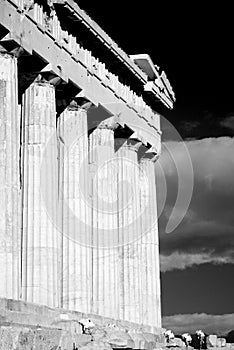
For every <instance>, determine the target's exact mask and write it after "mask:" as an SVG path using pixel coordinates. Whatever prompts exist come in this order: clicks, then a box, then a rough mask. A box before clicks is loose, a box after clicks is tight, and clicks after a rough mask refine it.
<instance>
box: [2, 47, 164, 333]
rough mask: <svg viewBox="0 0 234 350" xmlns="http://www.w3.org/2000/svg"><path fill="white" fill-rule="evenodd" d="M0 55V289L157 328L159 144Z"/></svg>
mask: <svg viewBox="0 0 234 350" xmlns="http://www.w3.org/2000/svg"><path fill="white" fill-rule="evenodd" d="M17 86H18V82H17V59H16V58H15V57H13V56H12V55H9V54H6V53H4V54H3V53H1V54H0V125H1V127H0V135H1V139H0V152H1V159H0V193H1V196H0V263H1V268H0V279H1V281H4V283H1V284H0V296H1V297H6V298H15V299H23V300H25V301H28V302H34V303H38V304H46V305H48V306H51V307H62V308H65V309H69V310H77V311H80V312H84V313H96V314H99V315H102V316H106V317H111V318H115V319H122V320H127V321H132V322H136V323H139V324H145V325H150V326H155V327H161V310H160V276H159V251H158V228H157V208H156V185H155V170H154V162H155V160H156V157H157V155H156V153H155V152H151V150H150V149H147V148H145V150H144V152H143V153H142V152H139V150H140V149H142V148H144V147H143V144H142V142H141V140H140V139H139V137H137V135H136V134H134V133H132V134H131V135H130V136H129V137H128V138H123V139H122V138H119V136H118V137H116V135H117V133H116V131H117V130H118V135H120V132H121V128H123V127H122V126H120V125H119V123H118V118H117V117H115V116H113V117H110V118H108V119H105V120H102V121H101V122H100V123H99V124H98V125H97V126H96V127H95V129H94V130H91V131H89V130H88V118H89V116H88V111H87V108H85V106H84V105H82V104H81V102H80V101H79V99H76V98H74V99H73V100H71V103H70V104H68V106H67V107H66V108H65V109H64V110H63V112H62V113H60V114H59V115H58V114H57V113H56V94H55V86H54V85H52V84H50V83H49V82H48V81H46V80H45V79H38V80H35V81H34V82H33V83H32V84H31V85H30V86H29V87H28V88H27V89H26V90H25V92H24V94H23V96H22V103H19V101H18V91H17Z"/></svg>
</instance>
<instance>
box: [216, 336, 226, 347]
mask: <svg viewBox="0 0 234 350" xmlns="http://www.w3.org/2000/svg"><path fill="white" fill-rule="evenodd" d="M216 346H218V347H220V348H222V347H225V346H226V339H225V338H217V342H216Z"/></svg>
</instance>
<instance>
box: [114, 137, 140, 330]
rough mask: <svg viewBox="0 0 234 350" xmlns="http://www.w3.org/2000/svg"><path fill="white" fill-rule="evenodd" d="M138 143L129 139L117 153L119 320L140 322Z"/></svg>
mask: <svg viewBox="0 0 234 350" xmlns="http://www.w3.org/2000/svg"><path fill="white" fill-rule="evenodd" d="M140 145H141V143H140V142H139V141H138V140H134V139H128V140H127V141H126V142H125V143H123V145H122V146H121V147H120V148H119V150H118V152H117V155H116V156H117V159H118V220H119V266H120V274H119V285H120V315H119V317H120V318H121V319H124V320H127V321H132V322H139V323H140V321H141V309H140V303H141V288H140V275H139V256H138V250H139V244H138V240H139V237H140V229H141V227H140V222H141V221H140V196H139V163H138V154H137V151H138V149H139V147H140Z"/></svg>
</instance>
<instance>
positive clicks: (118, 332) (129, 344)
mask: <svg viewBox="0 0 234 350" xmlns="http://www.w3.org/2000/svg"><path fill="white" fill-rule="evenodd" d="M84 318H88V319H91V320H92V322H93V323H94V324H95V327H94V328H93V330H92V332H91V334H83V330H82V325H81V324H80V323H79V321H80V320H81V319H84ZM163 347H165V340H164V336H163V329H156V328H154V329H153V327H148V326H142V325H138V324H134V323H130V322H126V321H120V320H113V319H109V318H105V317H101V316H98V315H90V314H83V313H80V312H75V311H67V310H64V309H57V308H49V307H47V306H42V305H37V304H32V303H26V302H23V301H18V300H12V299H0V350H9V349H15V350H16V349H17V350H24V349H25V350H39V349H40V350H47V349H48V350H75V349H79V350H91V349H98V350H108V349H145V350H153V349H159V348H163Z"/></svg>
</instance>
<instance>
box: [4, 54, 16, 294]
mask: <svg viewBox="0 0 234 350" xmlns="http://www.w3.org/2000/svg"><path fill="white" fill-rule="evenodd" d="M18 111H19V110H18V81H17V60H16V58H14V57H13V56H11V55H8V54H3V53H0V266H1V268H0V280H1V283H0V297H6V298H14V299H18V298H19V296H20V290H19V283H20V248H21V246H20V222H19V220H20V215H19V208H20V206H19V198H20V189H19V130H20V123H19V113H18Z"/></svg>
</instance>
